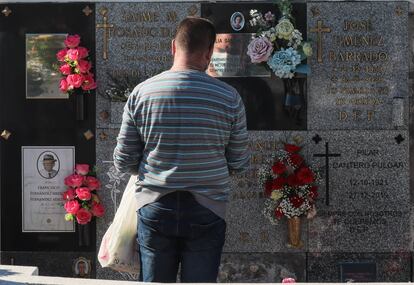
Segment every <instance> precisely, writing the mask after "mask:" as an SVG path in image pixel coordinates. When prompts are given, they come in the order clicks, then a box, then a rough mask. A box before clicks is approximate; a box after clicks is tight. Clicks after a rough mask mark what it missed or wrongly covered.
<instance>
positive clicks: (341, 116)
mask: <svg viewBox="0 0 414 285" xmlns="http://www.w3.org/2000/svg"><path fill="white" fill-rule="evenodd" d="M346 119H348V114H347V112H345V111H339V120H340V121H346Z"/></svg>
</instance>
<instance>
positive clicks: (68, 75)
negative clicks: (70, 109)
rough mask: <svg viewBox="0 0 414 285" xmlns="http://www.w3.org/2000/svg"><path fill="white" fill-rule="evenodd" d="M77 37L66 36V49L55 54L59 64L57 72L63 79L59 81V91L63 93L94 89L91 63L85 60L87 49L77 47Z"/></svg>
mask: <svg viewBox="0 0 414 285" xmlns="http://www.w3.org/2000/svg"><path fill="white" fill-rule="evenodd" d="M79 43H80V36H79V35H68V36H67V37H66V40H65V46H66V48H64V49H62V50H60V51H59V52H58V53H57V54H56V58H57V60H58V61H59V62H61V65H60V68H59V71H60V72H61V73H62V75H64V76H65V77H64V78H62V79H61V81H60V90H61V91H62V92H63V93H67V92H70V93H71V92H73V91H74V90H76V89H82V90H83V91H89V90H93V89H95V88H96V82H95V79H94V75H93V73H92V72H91V68H92V63H91V62H90V61H88V60H87V57H88V56H89V51H88V49H86V48H84V47H81V46H79Z"/></svg>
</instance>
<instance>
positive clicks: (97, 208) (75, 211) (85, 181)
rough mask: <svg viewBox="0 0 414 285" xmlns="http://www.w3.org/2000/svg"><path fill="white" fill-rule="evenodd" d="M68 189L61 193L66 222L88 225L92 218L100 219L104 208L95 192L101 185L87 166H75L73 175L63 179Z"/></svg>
mask: <svg viewBox="0 0 414 285" xmlns="http://www.w3.org/2000/svg"><path fill="white" fill-rule="evenodd" d="M65 185H66V186H68V187H69V188H68V189H67V191H66V192H64V193H63V200H64V202H65V204H64V208H65V210H66V212H67V214H66V215H65V219H66V220H67V221H73V220H75V221H76V222H77V223H78V224H80V225H85V224H87V223H89V222H90V221H91V220H92V218H93V217H102V216H103V215H104V213H105V208H104V206H103V205H102V203H101V202H100V199H99V196H98V194H97V190H98V189H99V188H100V186H101V183H100V182H99V180H98V179H97V178H96V177H94V176H92V174H91V173H90V171H89V165H88V164H77V165H76V167H75V173H74V174H72V175H69V176H68V177H66V178H65Z"/></svg>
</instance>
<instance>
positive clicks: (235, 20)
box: [230, 12, 246, 32]
mask: <svg viewBox="0 0 414 285" xmlns="http://www.w3.org/2000/svg"><path fill="white" fill-rule="evenodd" d="M245 22H246V21H245V19H244V15H243V14H242V13H240V12H234V13H233V14H232V15H231V17H230V26H231V28H232V29H233V30H234V31H236V32H238V31H241V30H242V29H243V28H244V24H245Z"/></svg>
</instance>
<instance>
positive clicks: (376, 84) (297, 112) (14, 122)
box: [0, 1, 414, 282]
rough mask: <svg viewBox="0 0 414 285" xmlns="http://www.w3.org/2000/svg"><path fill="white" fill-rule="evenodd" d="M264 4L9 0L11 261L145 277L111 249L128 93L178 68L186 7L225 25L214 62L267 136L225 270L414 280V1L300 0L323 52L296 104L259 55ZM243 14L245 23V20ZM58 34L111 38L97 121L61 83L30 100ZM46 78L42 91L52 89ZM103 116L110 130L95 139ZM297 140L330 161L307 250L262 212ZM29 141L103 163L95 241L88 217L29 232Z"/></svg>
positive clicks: (258, 135) (2, 20)
mask: <svg viewBox="0 0 414 285" xmlns="http://www.w3.org/2000/svg"><path fill="white" fill-rule="evenodd" d="M251 9H257V10H259V11H261V12H262V13H266V12H267V11H272V12H273V13H275V14H276V15H277V16H279V15H280V12H279V11H278V9H277V7H276V6H275V5H273V4H272V3H271V2H270V1H264V2H243V3H240V2H220V1H217V2H216V3H206V2H197V1H192V2H182V1H177V2H173V1H168V2H150V1H148V2H122V3H121V2H96V3H95V4H93V3H82V4H80V3H65V4H58V3H55V4H50V3H49V4H45V3H43V4H41V3H32V4H13V3H3V4H1V5H0V10H1V11H2V13H1V14H0V43H1V44H0V69H1V72H0V90H2V91H1V92H0V133H2V132H3V130H7V131H9V132H10V137H9V138H8V139H5V138H1V139H0V178H1V179H0V181H1V184H0V187H1V233H2V234H1V260H2V263H5V264H10V263H14V264H19V265H20V264H22V265H37V266H39V267H40V274H54V275H61V276H72V275H73V274H74V272H76V268H78V267H79V264H80V263H82V264H87V266H86V267H87V268H89V269H92V271H89V272H91V274H90V276H92V277H94V276H95V270H96V277H98V278H105V279H128V280H131V279H135V278H136V276H131V275H129V274H122V273H118V272H114V271H112V270H108V269H102V268H100V266H99V265H98V264H96V259H95V255H96V247H99V245H100V240H101V238H102V236H103V234H104V232H105V231H106V229H107V227H108V226H109V224H110V223H111V221H112V218H113V216H114V213H115V211H116V209H117V207H118V206H119V202H120V198H121V195H122V192H123V189H124V187H125V186H126V182H127V181H128V178H129V177H128V176H127V175H120V174H119V173H116V171H115V169H114V167H113V166H112V153H113V149H114V147H115V143H116V136H117V134H118V131H119V127H120V123H121V116H122V111H123V105H124V102H125V101H126V98H127V96H128V95H129V92H130V91H131V90H132V88H133V87H135V85H136V84H138V83H140V82H142V81H143V80H145V79H147V78H149V77H151V76H153V75H156V74H157V73H159V72H161V71H163V70H166V69H168V68H170V66H171V64H172V58H171V56H170V42H171V39H172V37H173V36H174V31H175V28H176V26H177V25H178V23H179V22H180V20H182V19H183V18H185V17H186V16H203V17H206V18H208V19H210V20H211V21H212V22H213V23H214V24H215V25H216V27H217V31H218V37H217V41H216V44H215V50H214V57H213V60H212V63H211V65H210V66H209V68H208V71H207V72H208V73H209V74H211V75H212V76H216V77H218V78H219V79H220V80H223V81H225V82H227V83H229V84H230V85H232V86H234V87H235V88H236V89H237V90H238V91H239V93H240V94H241V96H242V98H243V101H244V103H245V106H246V112H247V119H248V130H249V140H250V142H249V145H250V148H251V150H252V157H251V167H250V169H249V170H248V172H247V173H246V174H244V175H239V176H235V177H233V178H232V182H231V183H232V187H233V191H232V193H231V195H230V201H229V206H228V213H227V224H228V230H227V242H226V245H225V249H224V253H223V257H222V264H221V267H220V274H219V281H220V282H280V280H281V279H282V278H284V277H293V278H295V279H297V280H298V281H300V282H305V281H309V282H337V281H343V282H346V281H384V282H404V281H410V280H412V279H413V277H412V276H411V274H412V273H411V272H412V250H413V249H412V239H413V234H412V231H411V225H412V222H411V218H410V217H411V216H412V207H411V191H410V186H409V185H410V184H409V181H410V178H411V177H410V160H411V157H410V152H411V148H410V144H411V126H412V123H411V121H410V118H411V119H412V117H411V116H410V115H411V114H409V113H410V112H409V111H410V106H411V103H412V102H411V97H410V96H411V90H410V86H409V65H410V63H412V56H411V54H412V50H410V49H409V47H410V46H412V39H411V38H409V36H411V34H409V28H410V31H412V27H413V23H414V20H413V17H412V14H411V12H409V11H411V10H412V7H411V8H410V7H409V4H408V2H404V1H395V2H394V1H388V2H377V1H367V2H356V1H352V2H345V1H334V2H330V1H327V2H321V1H308V2H307V3H293V14H294V16H295V18H296V23H295V24H296V26H297V27H298V28H299V29H300V31H301V32H302V33H303V35H304V37H305V38H308V39H310V40H311V41H312V47H313V53H314V54H313V56H312V57H311V58H310V59H308V64H309V65H310V69H311V73H310V74H309V75H308V76H297V77H295V79H294V81H295V94H294V95H295V96H297V98H296V101H295V102H298V103H296V104H294V105H289V104H287V103H288V102H290V101H289V100H288V98H287V94H286V90H287V87H288V86H286V81H285V80H282V79H278V78H277V77H276V76H275V75H274V74H272V73H271V72H270V71H269V70H268V69H263V68H260V67H259V66H255V65H252V64H250V63H249V58H248V57H247V56H246V47H247V44H248V42H249V39H250V36H251V34H252V33H253V32H254V29H253V28H252V27H251V26H250V24H249V19H250V18H249V12H250V10H251ZM35 15H36V16H35ZM38 15H40V16H41V17H39V16H38ZM236 16H240V17H241V18H244V20H243V21H241V23H243V24H244V25H240V26H236V25H234V24H233V25H232V24H231V23H232V22H233V23H234V19H235V17H236ZM44 19H51V20H50V21H44ZM51 23H53V24H51ZM44 33H48V34H65V33H78V34H80V35H81V36H82V39H83V40H84V41H85V43H86V44H87V46H88V47H90V48H91V51H93V50H95V52H94V54H93V56H94V57H96V59H95V60H94V61H95V62H96V66H95V70H96V76H97V80H98V83H99V85H98V89H97V91H96V94H94V96H91V97H87V98H86V101H85V103H86V105H85V106H86V117H85V120H83V121H77V120H75V119H74V113H75V108H74V106H75V105H74V102H73V101H74V99H73V98H68V99H52V98H51V97H53V96H54V95H53V94H54V93H53V92H52V93H50V94H52V95H51V97H49V98H48V99H42V100H35V99H26V84H25V85H23V84H22V83H21V82H26V77H25V74H26V72H25V66H26V64H25V63H26V57H25V54H26V49H25V47H26V45H25V41H26V35H29V38H30V35H31V36H32V37H36V35H38V34H44ZM411 49H412V48H411ZM411 65H412V64H411ZM33 78H35V77H33ZM410 80H412V78H410ZM30 82H32V83H33V84H31V85H30V86H29V87H30V88H31V90H32V91H33V92H32V93H31V94H37V95H39V94H40V95H42V94H45V93H39V92H38V91H39V86H37V85H36V84H35V80H32V81H30ZM30 88H29V89H30ZM36 92H37V93H36ZM10 94H13V96H12V95H10ZM95 100H96V101H95ZM22 114H24V115H25V116H24V119H22ZM88 130H90V131H91V132H90V133H88V134H89V135H90V134H91V133H92V134H94V135H95V136H96V140H95V138H92V139H90V140H87V139H86V138H85V136H84V133H87V131H88ZM5 134H6V136H7V134H8V133H5ZM88 137H89V138H90V136H88ZM286 141H291V142H295V143H297V144H300V145H301V146H303V152H304V154H305V158H306V161H307V162H309V163H310V164H312V165H314V166H317V167H318V169H319V171H320V173H321V175H322V181H321V183H320V185H319V197H318V201H317V209H318V213H317V215H316V217H315V218H314V219H312V220H309V221H308V220H306V219H302V223H301V228H300V229H301V233H302V241H303V246H302V247H301V248H289V247H288V246H287V223H286V220H285V219H283V220H281V221H280V223H279V224H277V225H272V224H270V223H269V221H267V220H266V219H265V217H264V215H263V213H262V211H263V205H264V195H263V187H262V186H261V185H259V184H258V170H259V169H260V168H261V167H262V166H263V164H264V163H265V161H266V159H267V158H268V157H269V156H271V155H272V154H274V152H275V151H276V150H277V149H279V148H280V147H281V143H282V142H286ZM95 143H96V144H95ZM23 146H24V147H32V148H31V149H32V150H33V149H36V147H42V146H49V147H51V146H53V147H68V146H69V147H74V149H75V159H74V160H75V162H86V163H90V164H93V163H94V162H96V166H97V170H98V177H99V179H100V180H101V181H102V185H103V187H102V189H101V192H100V194H101V198H102V200H103V203H104V204H105V206H106V210H107V211H106V215H105V217H104V218H103V219H102V220H100V221H98V222H97V224H96V233H95V232H94V225H92V227H91V228H90V231H89V234H90V235H89V237H87V238H86V243H83V244H82V243H80V242H81V241H85V239H84V238H85V236H83V237H81V238H80V236H79V234H81V233H82V232H80V231H76V232H74V233H73V232H67V233H51V232H43V233H39V232H23V231H22V225H21V223H22V219H21V217H22V212H23V211H22V210H23V207H22V198H23V196H22V186H21V182H22V181H21V180H22V178H21V173H22V171H23V170H24V167H25V166H26V165H27V164H29V162H27V163H26V165H25V163H22V162H21V161H22V147H23ZM48 150H49V151H52V150H53V149H52V148H48ZM95 151H96V152H95ZM95 154H96V155H95ZM10 173H14V174H13V175H10ZM8 189H17V191H8ZM10 213H12V215H15V216H17V217H18V218H17V219H10V218H9V217H10V216H11V214H10ZM16 225H17V226H16ZM95 245H96V247H95ZM79 258H80V259H79ZM77 272H78V273H79V269H77Z"/></svg>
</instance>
